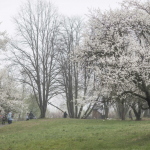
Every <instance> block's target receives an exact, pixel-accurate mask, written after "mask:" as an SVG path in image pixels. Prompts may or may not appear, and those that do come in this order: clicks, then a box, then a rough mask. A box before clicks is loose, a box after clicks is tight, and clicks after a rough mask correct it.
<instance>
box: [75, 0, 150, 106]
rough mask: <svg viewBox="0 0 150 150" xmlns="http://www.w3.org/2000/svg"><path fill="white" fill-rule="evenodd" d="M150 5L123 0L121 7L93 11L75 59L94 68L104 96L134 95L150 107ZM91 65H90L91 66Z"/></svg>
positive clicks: (132, 0) (124, 96)
mask: <svg viewBox="0 0 150 150" xmlns="http://www.w3.org/2000/svg"><path fill="white" fill-rule="evenodd" d="M149 8H150V4H149V2H145V3H140V2H138V1H134V0H131V1H123V3H122V8H121V9H120V10H119V9H118V10H109V11H105V12H104V13H102V12H101V11H100V10H99V9H97V10H94V11H91V13H90V15H89V20H88V22H87V23H86V27H85V32H84V41H83V43H82V46H80V47H78V49H77V50H76V54H77V57H76V58H74V60H76V61H79V62H80V63H84V62H85V61H86V62H88V66H87V67H90V68H93V69H94V70H95V76H96V81H97V84H98V85H101V86H100V88H101V91H100V92H101V95H104V93H106V94H108V95H110V93H111V91H112V88H111V87H112V86H113V85H115V86H116V88H115V93H116V96H117V97H118V96H121V97H120V98H126V94H131V95H133V96H136V97H138V98H141V99H143V100H144V101H145V102H147V104H148V106H149V107H150V90H149V87H150V74H149V71H150V65H149V63H150V41H149V40H150V39H149V37H150V32H149V29H150V10H149ZM89 64H90V65H89Z"/></svg>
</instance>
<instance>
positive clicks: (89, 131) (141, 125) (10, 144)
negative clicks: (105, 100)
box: [0, 119, 150, 150]
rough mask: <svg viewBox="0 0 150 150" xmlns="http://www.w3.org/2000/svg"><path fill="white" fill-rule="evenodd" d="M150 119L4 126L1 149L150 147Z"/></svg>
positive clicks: (45, 121)
mask: <svg viewBox="0 0 150 150" xmlns="http://www.w3.org/2000/svg"><path fill="white" fill-rule="evenodd" d="M149 131H150V121H139V122H137V121H115V120H114V121H113V120H108V121H103V120H76V119H39V120H38V119H37V120H31V121H22V122H16V123H13V124H11V125H8V126H5V127H2V128H0V150H42V149H43V150H106V149H108V150H122V149H124V150H130V149H131V150H149V149H150V132H149Z"/></svg>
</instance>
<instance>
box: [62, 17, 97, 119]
mask: <svg viewBox="0 0 150 150" xmlns="http://www.w3.org/2000/svg"><path fill="white" fill-rule="evenodd" d="M82 30H83V21H82V19H81V18H79V17H72V18H67V17H64V18H63V20H62V31H61V33H62V34H61V39H62V40H61V44H60V49H61V51H62V53H61V55H60V57H59V59H60V63H59V66H60V74H59V84H60V87H61V89H62V91H63V93H65V98H66V105H67V109H68V114H69V116H70V117H71V118H86V117H87V116H88V115H89V114H90V113H91V112H92V109H91V108H92V107H93V105H92V104H90V103H88V107H86V110H85V109H84V108H83V107H84V106H85V105H86V104H85V103H82V102H83V101H86V98H85V97H86V96H87V93H88V92H89V91H88V90H87V87H88V82H89V80H90V79H91V77H92V75H93V74H92V70H90V69H87V68H86V67H85V65H84V64H82V65H80V64H78V62H75V61H73V60H71V56H74V57H75V54H74V51H75V49H76V48H77V47H78V46H79V45H80V42H81V41H82ZM79 66H80V67H79ZM81 95H82V96H81ZM79 99H80V100H79ZM81 99H82V100H81ZM86 106H87V105H86ZM94 106H95V105H94ZM83 110H85V113H83Z"/></svg>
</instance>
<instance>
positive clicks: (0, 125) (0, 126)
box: [0, 123, 8, 128]
mask: <svg viewBox="0 0 150 150" xmlns="http://www.w3.org/2000/svg"><path fill="white" fill-rule="evenodd" d="M7 125H8V124H7V123H6V124H5V125H2V124H0V128H2V127H4V126H7Z"/></svg>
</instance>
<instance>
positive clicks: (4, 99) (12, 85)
mask: <svg viewBox="0 0 150 150" xmlns="http://www.w3.org/2000/svg"><path fill="white" fill-rule="evenodd" d="M20 91H21V90H20V88H19V87H18V84H17V83H16V82H15V81H14V78H13V77H12V76H11V75H10V73H9V72H8V70H7V69H1V70H0V110H3V111H5V112H6V113H8V111H13V112H15V113H20V112H22V111H23V109H24V110H27V106H26V105H25V103H24V101H23V100H22V93H21V92H20Z"/></svg>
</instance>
